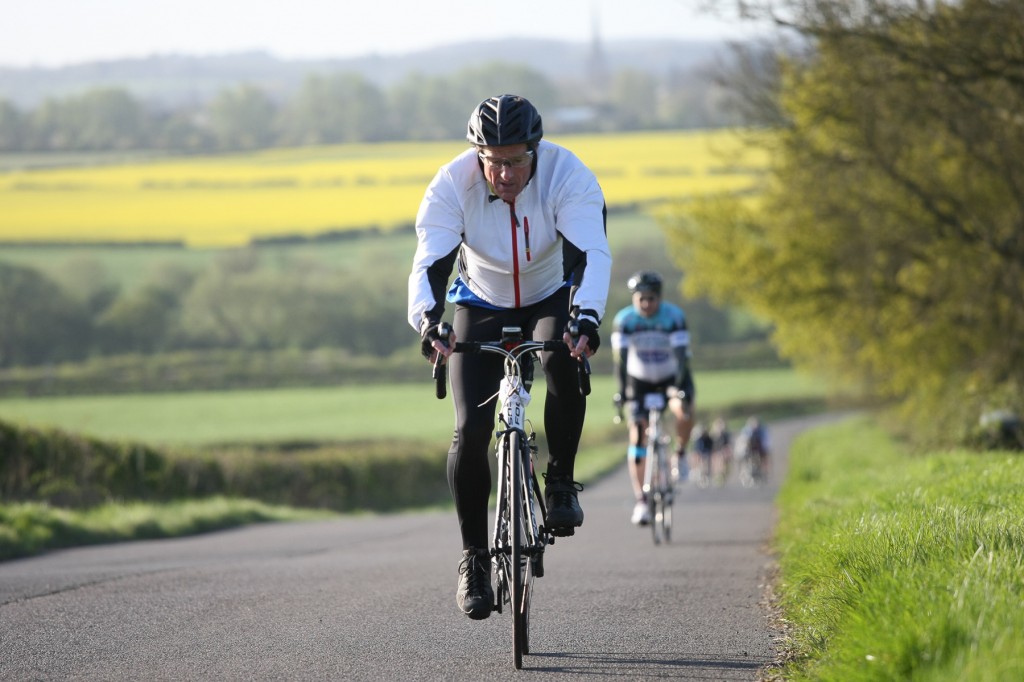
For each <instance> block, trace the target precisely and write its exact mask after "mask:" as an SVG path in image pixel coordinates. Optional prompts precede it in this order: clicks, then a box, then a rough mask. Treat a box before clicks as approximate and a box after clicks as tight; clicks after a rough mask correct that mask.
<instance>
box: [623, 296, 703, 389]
mask: <svg viewBox="0 0 1024 682" xmlns="http://www.w3.org/2000/svg"><path fill="white" fill-rule="evenodd" d="M611 342H612V348H613V349H615V351H616V357H624V362H625V365H626V374H627V375H629V376H630V377H632V378H634V379H639V380H641V381H647V382H650V383H652V384H657V383H661V382H664V381H669V380H672V379H674V378H675V377H677V376H678V375H679V369H680V368H679V353H678V352H677V350H678V349H680V348H682V349H684V350H686V351H687V352H688V350H689V346H690V332H689V330H688V329H687V328H686V315H685V314H684V313H683V309H682V308H680V307H679V306H677V305H675V304H672V303H669V302H667V301H664V300H663V301H661V304H660V305H659V306H658V312H656V313H655V314H654V315H653V316H651V317H644V316H643V315H641V314H640V312H639V311H637V309H636V308H634V307H633V306H632V305H630V306H627V307H625V308H623V309H622V310H620V311H619V312H618V313H617V314H616V315H615V320H614V322H613V324H612V338H611ZM684 357H685V355H684Z"/></svg>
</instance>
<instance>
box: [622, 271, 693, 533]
mask: <svg viewBox="0 0 1024 682" xmlns="http://www.w3.org/2000/svg"><path fill="white" fill-rule="evenodd" d="M627 286H628V287H629V291H630V292H631V293H632V294H633V303H632V305H630V306H627V307H625V308H623V309H622V310H620V311H619V312H618V313H617V314H616V315H615V320H614V323H613V325H612V337H611V342H612V349H613V351H614V355H613V359H614V362H615V378H616V380H617V382H618V392H617V393H616V394H615V403H616V405H618V406H620V407H622V406H625V407H626V408H627V415H628V419H629V447H628V451H627V454H626V461H627V462H628V465H629V471H630V476H631V480H632V486H633V495H634V497H635V498H636V505H635V507H634V508H633V517H632V521H633V523H635V524H638V525H643V524H646V523H647V522H649V521H650V519H649V518H648V517H649V514H650V512H649V511H648V507H647V500H646V499H645V497H644V493H643V480H644V457H645V456H646V453H647V450H646V444H647V436H646V431H647V413H646V412H645V411H644V395H646V394H648V393H654V392H657V393H662V394H665V395H666V396H668V397H669V401H668V407H669V409H670V410H671V411H672V414H673V415H674V416H675V422H676V450H675V453H674V454H673V457H672V459H673V469H674V470H678V467H679V466H680V463H681V462H685V454H686V444H687V442H688V441H689V439H690V429H691V428H692V425H693V401H694V397H695V395H694V394H695V389H694V385H693V377H692V376H691V374H690V332H689V330H688V329H687V327H686V315H685V314H684V313H683V310H682V308H680V307H679V306H677V305H675V304H672V303H669V302H668V301H663V300H662V298H661V289H662V279H661V275H659V274H658V273H656V272H653V271H640V272H637V273H636V274H634V275H633V276H632V277H630V278H629V281H628V282H627Z"/></svg>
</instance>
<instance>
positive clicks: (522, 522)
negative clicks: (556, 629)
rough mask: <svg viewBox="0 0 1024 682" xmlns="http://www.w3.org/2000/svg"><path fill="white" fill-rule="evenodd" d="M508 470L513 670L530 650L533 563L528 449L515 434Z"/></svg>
mask: <svg viewBox="0 0 1024 682" xmlns="http://www.w3.org/2000/svg"><path fill="white" fill-rule="evenodd" d="M508 452H509V465H510V466H509V473H510V476H509V478H510V483H511V488H512V495H511V500H512V504H511V511H512V557H511V558H512V561H511V569H512V585H511V588H512V589H511V593H512V594H511V597H512V659H513V663H514V664H515V667H516V670H519V669H521V668H522V667H523V655H525V654H529V653H530V597H531V596H532V592H533V562H532V561H530V553H529V550H528V548H529V547H530V546H531V540H532V538H533V532H532V528H531V527H530V513H529V509H530V490H529V489H528V487H527V486H528V485H529V482H530V470H529V463H530V462H529V457H530V451H529V449H528V448H527V447H524V444H523V442H522V438H521V437H520V436H518V435H510V436H509V448H508Z"/></svg>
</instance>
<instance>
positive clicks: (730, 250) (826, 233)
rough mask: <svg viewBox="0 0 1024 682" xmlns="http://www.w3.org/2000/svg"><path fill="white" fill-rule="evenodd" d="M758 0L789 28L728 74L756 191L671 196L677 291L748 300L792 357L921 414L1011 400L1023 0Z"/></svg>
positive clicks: (1022, 173)
mask: <svg viewBox="0 0 1024 682" xmlns="http://www.w3.org/2000/svg"><path fill="white" fill-rule="evenodd" d="M761 9H762V10H763V11H766V12H771V13H772V14H773V16H775V17H781V18H780V19H778V21H779V23H780V24H784V25H785V26H787V27H788V29H790V31H789V35H790V36H792V35H794V32H795V34H796V35H798V36H799V37H800V39H801V40H799V41H798V42H794V41H792V40H790V41H789V42H788V43H786V44H784V43H783V42H781V41H780V42H779V43H778V44H775V45H773V46H772V47H771V49H770V51H769V54H770V57H771V59H770V62H768V66H765V65H764V64H765V63H764V62H762V68H760V69H758V70H756V75H757V77H756V78H751V74H752V73H755V70H752V69H748V70H745V71H744V72H743V74H742V75H743V78H744V80H738V79H737V80H736V81H735V82H736V83H737V87H738V90H739V93H738V95H739V99H740V100H741V101H742V102H743V103H744V105H745V107H746V111H747V113H748V114H751V113H754V114H755V115H757V116H758V118H759V120H761V121H770V122H772V123H773V125H771V126H770V128H769V132H768V133H767V134H764V135H762V136H759V137H757V138H755V140H756V142H755V143H757V144H767V145H769V146H770V148H771V150H772V152H773V154H772V157H773V162H772V167H771V170H770V172H769V173H768V175H767V176H766V178H765V182H764V186H763V188H762V191H761V192H760V193H759V194H758V195H757V197H756V198H753V199H748V198H742V197H717V198H712V199H708V200H705V201H702V202H699V203H697V204H696V205H692V206H689V207H687V208H686V210H685V212H683V211H681V212H680V215H679V219H678V220H677V221H675V222H674V224H673V226H672V230H671V237H670V238H671V239H672V240H673V244H674V251H675V253H676V254H677V257H678V259H679V261H680V265H681V266H682V267H683V268H684V269H685V270H686V272H687V274H688V278H687V280H686V286H687V292H688V293H689V294H691V295H701V294H706V295H709V296H710V297H712V298H713V299H714V300H716V301H718V302H721V303H731V304H740V305H745V306H747V307H749V308H750V309H751V310H753V311H755V312H757V313H759V314H760V315H763V316H765V317H767V318H768V319H770V320H771V321H772V322H774V324H775V325H776V326H775V329H776V337H775V338H776V341H777V343H778V345H779V348H780V350H781V351H782V353H783V354H784V355H786V356H788V357H790V358H791V359H792V360H793V361H794V362H796V363H798V364H803V365H811V366H815V367H816V368H818V369H827V370H829V371H831V372H833V373H834V374H836V375H838V376H840V377H843V378H845V379H856V380H859V381H861V382H863V383H864V384H865V385H866V386H868V387H869V388H870V389H872V390H873V391H874V392H875V393H876V394H877V395H880V396H884V397H890V398H896V399H899V400H901V401H902V402H903V404H904V405H905V406H906V407H908V408H910V411H911V413H912V412H913V411H915V410H916V413H917V414H918V415H922V416H923V415H927V418H926V419H922V422H930V423H933V424H934V423H936V422H941V423H944V424H946V425H947V426H952V425H953V424H954V423H955V425H956V426H958V427H959V428H961V429H963V428H965V427H967V426H968V425H969V423H976V421H977V419H978V416H979V412H982V411H984V410H986V409H991V408H994V407H1010V408H1012V409H1014V410H1016V411H1017V412H1018V413H1020V412H1021V411H1022V408H1024V397H1022V389H1024V343H1022V342H1021V339H1024V163H1022V162H1021V159H1022V158H1024V115H1022V114H1021V112H1024V5H1021V4H1020V3H1017V2H1008V1H1006V2H1001V1H997V0H965V1H964V2H955V3H954V2H939V1H937V2H915V3H908V2H901V1H899V0H858V1H846V0H844V1H843V2H836V1H835V0H810V1H809V2H799V3H798V2H788V1H786V2H780V3H770V4H768V5H764V6H762V7H761ZM794 44H798V45H799V46H800V49H798V50H796V49H792V46H793V45H794ZM748 57H749V55H748ZM746 63H747V64H749V63H751V60H749V59H748V60H747V62H746ZM766 76H767V78H768V80H767V81H766ZM766 95H767V96H766ZM941 408H945V409H946V411H945V412H943V411H942V409H941ZM936 410H938V411H936ZM934 431H935V429H933V432H934ZM954 435H958V434H954V433H952V432H950V431H947V432H945V433H944V434H942V437H944V438H950V437H951V436H954Z"/></svg>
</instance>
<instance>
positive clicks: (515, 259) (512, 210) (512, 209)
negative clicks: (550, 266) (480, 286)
mask: <svg viewBox="0 0 1024 682" xmlns="http://www.w3.org/2000/svg"><path fill="white" fill-rule="evenodd" d="M508 213H509V218H510V219H511V227H512V288H513V290H514V291H515V301H516V308H518V307H519V240H518V238H517V237H516V229H518V227H519V218H518V217H517V216H516V202H515V200H513V201H512V202H511V203H510V204H509V205H508ZM527 260H529V256H527Z"/></svg>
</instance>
